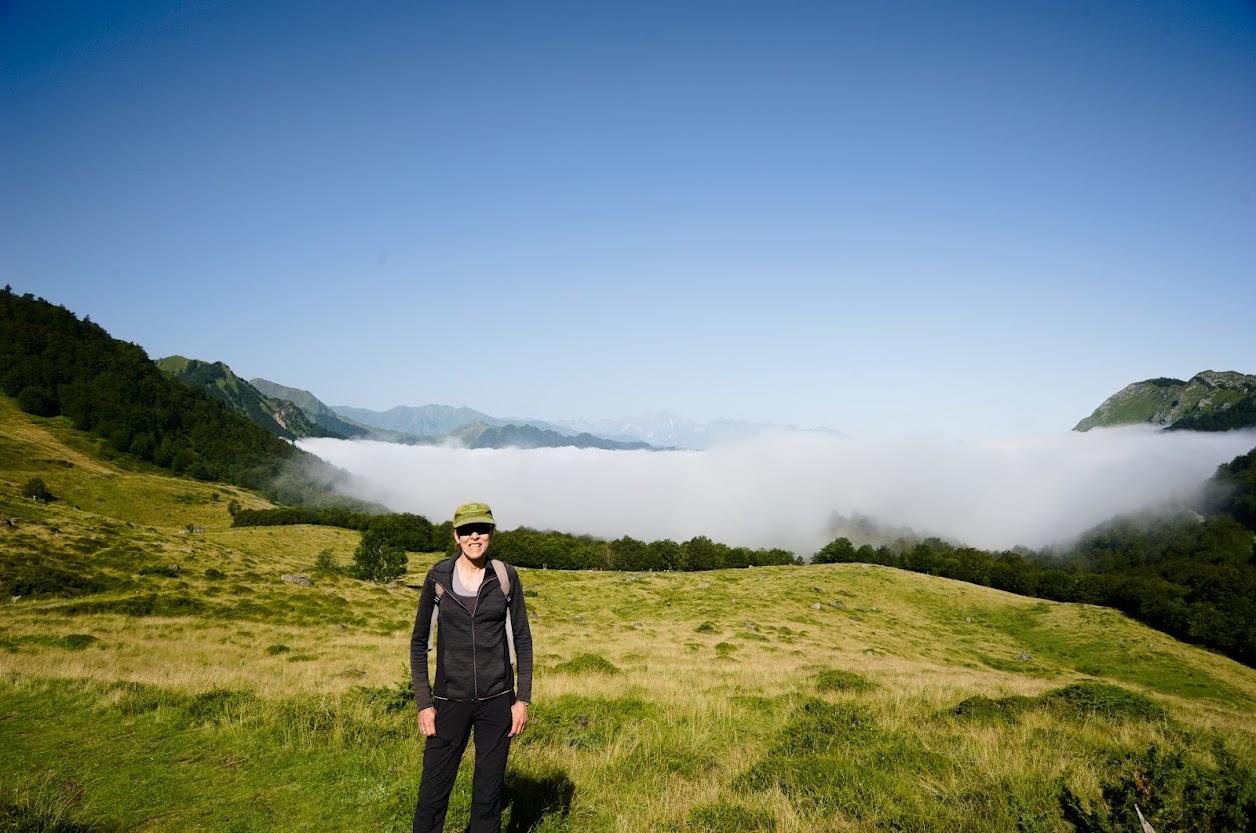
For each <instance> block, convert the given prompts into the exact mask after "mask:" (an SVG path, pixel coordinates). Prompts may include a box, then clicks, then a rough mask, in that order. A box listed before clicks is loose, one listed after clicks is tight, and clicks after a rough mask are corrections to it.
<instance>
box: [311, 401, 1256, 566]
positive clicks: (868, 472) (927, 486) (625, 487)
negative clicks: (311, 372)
mask: <svg viewBox="0 0 1256 833" xmlns="http://www.w3.org/2000/svg"><path fill="white" fill-rule="evenodd" d="M299 445H300V446H301V447H302V448H303V449H305V450H307V451H310V452H312V453H314V454H316V455H317V456H319V457H321V458H323V459H324V460H327V461H328V462H330V463H332V464H333V465H336V466H339V467H341V468H343V469H345V470H346V471H348V472H349V473H350V474H351V475H353V476H354V482H355V485H354V487H352V488H351V490H350V494H352V495H353V496H354V497H358V498H361V499H364V500H369V501H375V502H378V503H381V504H383V505H385V506H387V507H389V508H390V509H392V510H394V511H407V512H415V513H418V514H422V515H425V516H427V517H428V518H431V519H434V520H436V521H441V520H444V519H445V518H446V516H447V515H449V514H450V513H451V512H452V509H453V507H454V506H456V505H457V504H459V503H462V502H464V501H468V500H483V501H487V502H488V503H490V504H491V505H493V507H494V511H495V513H496V515H497V518H498V521H499V523H501V525H502V527H503V528H505V529H509V528H512V527H515V526H529V527H536V528H542V529H555V530H558V531H562V532H570V533H576V534H591V535H596V536H599V537H609V538H615V537H619V536H621V535H630V536H632V537H635V538H640V539H643V540H651V539H656V538H672V539H674V540H685V539H688V538H691V537H693V536H695V535H706V536H708V537H711V538H713V539H715V540H718V541H722V542H723V543H726V544H729V545H733V546H750V547H756V548H759V547H784V548H786V549H790V550H792V551H794V552H797V553H799V554H802V555H804V556H809V555H811V554H812V553H814V552H815V551H816V550H817V549H819V548H820V547H821V546H823V545H824V544H825V543H827V542H828V541H829V540H831V539H832V537H834V529H835V523H836V522H837V518H836V516H840V515H845V516H850V515H857V516H862V517H867V518H871V519H873V520H875V521H877V522H879V523H881V524H885V525H887V526H890V527H909V528H911V529H912V530H914V531H915V532H917V533H919V534H921V535H937V536H940V537H943V538H946V539H949V540H953V541H957V542H961V543H965V544H968V545H971V546H977V547H982V548H989V549H1008V548H1012V547H1014V546H1018V545H1020V546H1028V547H1032V548H1035V549H1037V548H1041V547H1045V546H1049V545H1052V544H1056V543H1062V542H1066V541H1068V540H1069V539H1071V538H1074V537H1075V536H1077V535H1078V534H1080V533H1081V532H1083V531H1085V530H1086V529H1088V528H1090V527H1092V526H1094V525H1095V524H1098V523H1100V522H1102V521H1105V520H1108V519H1109V518H1111V517H1113V516H1116V515H1121V514H1128V513H1136V512H1140V511H1144V510H1154V509H1157V508H1161V507H1164V506H1165V505H1166V504H1169V503H1171V502H1175V501H1182V502H1188V501H1190V500H1191V499H1192V498H1193V497H1195V495H1196V493H1197V491H1198V489H1199V487H1200V486H1201V485H1202V483H1203V482H1204V480H1205V479H1207V478H1208V477H1210V476H1211V475H1212V474H1213V472H1214V471H1215V469H1216V467H1217V465H1219V464H1220V463H1222V462H1228V461H1229V460H1231V459H1233V458H1234V457H1235V456H1237V455H1239V454H1242V453H1244V452H1246V451H1248V450H1250V449H1251V448H1252V447H1253V446H1254V445H1256V430H1242V431H1229V432H1216V433H1204V432H1191V431H1161V430H1158V429H1155V428H1151V427H1146V426H1135V427H1129V428H1107V429H1095V430H1092V431H1089V432H1086V433H1077V432H1066V433H1058V434H1051V435H1038V436H1028V437H1021V438H1015V439H1007V438H1003V439H988V440H979V441H967V442H956V441H952V440H945V439H941V438H939V437H936V436H933V437H930V436H924V435H916V436H908V437H903V438H901V439H899V440H895V441H886V440H860V439H857V438H837V437H832V436H827V435H823V434H802V433H777V434H768V435H764V436H761V437H758V438H756V439H753V440H749V441H745V442H738V443H732V444H729V445H726V446H721V447H717V448H715V449H712V450H708V451H671V452H649V451H640V452H636V451H602V450H597V449H577V448H558V449H529V450H523V449H476V450H467V449H460V448H455V447H451V446H405V445H396V444H389V443H379V442H371V441H349V440H334V439H324V438H311V439H305V440H301V441H300V443H299Z"/></svg>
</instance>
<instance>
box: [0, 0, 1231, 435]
mask: <svg viewBox="0 0 1256 833" xmlns="http://www.w3.org/2000/svg"><path fill="white" fill-rule="evenodd" d="M1254 232H1256V6H1253V4H1251V3H1241V2H1198V3H1185V2H1183V3H1164V2H1137V3H1136V2H1112V3H1098V2H1096V3H1071V2H1041V3H1035V2H1024V3H1019V2H1018V3H971V4H966V3H956V4H937V3H897V2H886V3H864V4H849V5H846V4H837V3H787V2H783V3H763V4H741V3H727V2H720V3H709V4H706V3H672V2H669V3H658V4H648V3H624V4H614V3H566V4H550V3H544V2H535V3H527V4H518V3H516V4H505V3H416V2H405V3H372V4H347V3H317V2H308V0H307V2H300V3H295V2H294V3H287V2H272V3H264V4H259V3H246V2H218V3H139V2H131V3H128V2H113V3H62V2H51V1H49V2H44V1H43V0H16V2H7V3H0V280H2V281H5V282H8V283H11V284H12V285H13V287H14V289H16V290H17V291H19V292H34V293H36V294H38V295H42V296H44V297H46V298H48V299H50V300H53V301H55V302H58V303H61V304H64V305H65V306H67V307H69V308H70V309H73V310H75V311H76V312H78V313H80V314H90V315H91V317H92V319H93V320H95V321H97V322H99V323H101V324H102V325H104V326H105V327H106V328H107V329H108V330H109V331H110V332H111V333H113V334H114V335H115V336H117V337H119V338H123V339H126V340H129V341H134V342H137V343H139V344H141V345H142V346H143V347H144V348H145V349H146V350H148V352H149V354H150V355H152V356H154V357H157V356H162V355H166V354H169V353H176V352H177V353H182V354H185V355H188V356H193V357H197V358H204V359H217V360H223V361H226V362H227V363H229V364H230V365H232V367H233V368H235V369H236V370H237V372H240V373H241V374H243V375H245V376H250V377H251V376H265V377H267V378H270V379H273V380H275V381H278V382H281V383H284V384H289V385H295V386H299V387H305V388H309V389H310V390H312V391H314V392H315V393H316V394H317V395H318V396H319V397H321V398H322V399H323V400H324V401H327V402H330V403H335V404H353V405H358V406H362V407H374V408H385V407H389V406H392V405H396V404H422V403H427V402H443V403H449V404H460V405H469V406H472V407H476V408H479V409H481V410H485V411H488V412H490V413H494V414H499V415H528V416H535V417H540V418H551V419H559V418H585V417H611V416H619V415H627V414H636V413H647V412H653V411H658V410H669V411H674V412H677V413H680V414H682V415H686V416H689V417H694V418H699V419H706V418H711V417H716V416H724V417H732V418H744V419H755V420H766V421H776V422H788V423H794V424H800V425H826V426H829V427H833V428H837V429H839V430H843V431H847V432H849V433H854V434H859V435H886V434H888V435H894V434H899V433H910V432H917V431H921V430H927V431H936V432H940V433H943V434H947V435H959V436H971V435H977V434H995V435H1006V434H1026V433H1039V432H1051V431H1056V430H1064V429H1067V428H1070V427H1071V426H1072V425H1073V424H1074V423H1075V422H1076V421H1077V420H1078V419H1080V418H1081V417H1083V416H1086V415H1087V414H1088V413H1089V412H1090V410H1091V409H1092V408H1093V407H1094V406H1095V405H1097V404H1098V403H1099V402H1100V401H1101V400H1102V399H1103V398H1104V397H1106V396H1107V395H1109V394H1110V393H1112V392H1114V391H1115V390H1117V389H1119V388H1120V387H1121V386H1123V385H1124V384H1126V383H1127V382H1130V381H1135V380H1138V379H1143V378H1148V377H1153V376H1178V377H1183V378H1184V377H1188V376H1189V375H1191V374H1192V373H1195V372H1197V371H1199V370H1204V369H1216V370H1228V369H1234V370H1242V371H1245V372H1256V327H1253V326H1252V317H1253V310H1256V233H1254Z"/></svg>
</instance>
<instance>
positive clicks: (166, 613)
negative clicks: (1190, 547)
mask: <svg viewBox="0 0 1256 833" xmlns="http://www.w3.org/2000/svg"><path fill="white" fill-rule="evenodd" d="M100 449H101V443H100V441H99V440H97V439H95V438H93V437H91V436H89V435H84V434H82V433H81V432H78V431H75V430H74V429H73V428H72V427H70V425H69V424H68V422H67V421H66V420H65V419H64V418H61V417H52V418H44V417H34V416H31V415H28V414H25V413H22V412H20V411H19V410H18V409H17V408H16V407H15V406H14V405H13V404H12V402H11V401H9V400H0V518H2V519H4V523H0V581H2V582H3V583H4V587H5V589H7V590H8V591H9V592H8V594H6V595H7V596H14V595H17V596H20V597H19V598H16V599H11V600H10V601H8V602H7V603H6V604H5V616H4V618H3V620H2V621H0V715H3V716H4V719H3V720H0V748H3V749H5V755H3V756H0V785H4V786H3V787H0V818H5V819H15V820H16V821H15V824H16V823H19V822H21V823H26V822H29V823H30V824H31V828H32V829H52V826H51V824H50V823H49V820H50V819H53V818H60V819H62V820H63V821H64V820H67V819H68V820H71V821H73V822H74V823H76V824H80V825H83V826H84V827H86V828H87V829H96V830H123V831H130V830H144V831H225V830H232V831H263V830H264V831H307V830H311V829H318V830H320V831H346V833H347V831H363V830H398V829H405V826H406V825H407V824H408V821H409V814H410V812H411V811H412V808H413V800H414V796H415V792H416V789H417V777H418V772H419V765H420V759H421V754H422V751H421V750H422V747H421V743H420V741H419V740H418V739H417V737H416V730H415V728H414V715H413V706H412V704H411V703H410V701H409V699H408V694H407V692H406V691H405V680H406V677H407V673H406V659H405V658H406V655H407V649H408V642H409V634H410V628H411V625H412V621H413V616H414V605H415V600H416V594H415V590H414V589H413V586H417V585H418V583H419V582H420V581H421V579H422V576H423V574H424V572H425V570H426V568H427V567H428V565H430V564H431V563H432V562H433V561H434V559H435V558H436V557H437V556H435V555H413V556H411V560H410V572H409V575H408V577H407V578H406V579H405V581H404V582H401V583H398V584H395V585H383V586H379V585H370V584H365V583H362V582H358V581H356V580H353V579H350V578H347V577H346V576H345V575H343V574H342V573H341V572H338V571H335V570H322V571H319V570H316V569H315V562H316V561H318V560H321V562H322V563H323V564H324V565H327V564H328V563H339V564H342V565H343V564H345V563H347V561H348V560H349V558H350V554H351V552H352V550H353V548H354V547H355V546H356V542H357V535H356V533H352V532H347V531H343V530H335V529H328V528H321V527H256V528H241V529H235V528H231V527H230V526H229V523H230V515H229V513H228V511H227V509H228V505H229V503H230V501H232V500H235V501H239V502H241V503H242V504H245V505H250V506H264V505H266V502H265V501H264V500H262V499H261V498H258V497H256V496H254V495H252V494H250V493H248V492H246V491H243V490H240V489H236V488H234V487H226V486H221V485H215V484H207V483H202V482H198V481H195V480H187V479H181V478H176V477H171V476H168V475H167V474H165V473H163V472H161V471H160V470H158V469H156V468H152V467H142V466H140V467H132V468H123V467H120V466H119V465H118V462H117V461H111V460H108V459H104V458H103V457H102V456H101V453H100ZM32 477H39V478H41V479H43V480H45V481H46V483H47V485H48V487H49V489H50V491H51V492H52V493H53V494H55V495H57V496H58V498H59V499H58V500H56V501H54V502H52V503H47V504H44V503H37V502H34V501H31V500H28V499H25V498H23V497H21V495H20V490H21V485H22V484H23V483H24V482H25V481H26V480H28V479H29V478H32ZM189 526H190V527H191V530H190V531H189ZM320 554H323V555H320ZM291 574H302V575H305V576H308V577H309V578H310V579H311V582H312V583H310V584H308V585H305V584H295V583H291V582H289V581H285V580H284V578H283V577H284V576H285V575H291ZM17 582H24V584H22V585H21V586H20V587H19V586H18V584H17ZM521 583H522V586H523V592H524V593H525V598H526V600H527V604H528V607H529V611H530V617H531V621H532V628H533V633H534V637H535V642H536V646H537V676H536V685H535V687H534V689H535V696H536V700H535V704H534V707H533V710H532V723H531V725H530V726H529V728H528V730H527V732H526V733H525V734H524V736H523V737H521V738H520V739H519V740H518V741H517V742H516V746H515V750H514V751H513V752H512V756H511V770H510V774H509V776H508V782H507V793H508V799H509V801H510V807H509V811H508V812H509V822H508V826H507V828H506V829H507V830H511V829H514V830H536V831H540V833H555V831H570V833H577V832H578V833H585V831H594V833H596V831H615V832H616V833H630V832H631V833H641V831H646V833H663V831H689V832H690V833H696V831H727V833H733V831H737V833H741V831H756V830H758V831H782V832H783V833H798V832H800V831H832V832H833V833H837V832H838V831H843V832H849V831H858V832H859V833H871V831H877V830H892V829H898V830H915V831H929V830H939V831H942V830H946V831H982V833H995V831H1006V830H1024V831H1036V832H1038V833H1047V831H1068V830H1071V829H1089V830H1099V829H1119V830H1134V829H1137V828H1136V827H1132V826H1130V825H1129V822H1130V820H1131V819H1133V815H1132V814H1133V810H1132V802H1133V801H1138V802H1139V803H1140V807H1141V808H1142V810H1143V811H1144V812H1145V813H1147V814H1148V815H1149V818H1150V820H1151V822H1152V824H1153V825H1155V826H1156V828H1157V829H1158V830H1161V831H1164V830H1186V829H1213V830H1240V829H1243V828H1242V827H1241V826H1240V825H1247V824H1250V823H1251V820H1252V818H1253V817H1256V779H1254V778H1253V775H1252V773H1253V769H1254V768H1256V671H1253V670H1252V669H1248V668H1245V667H1243V666H1241V665H1239V664H1237V663H1235V662H1231V661H1229V660H1226V659H1224V658H1222V657H1218V656H1216V655H1213V654H1210V653H1207V652H1205V651H1201V650H1198V649H1195V648H1192V647H1190V646H1186V645H1183V644H1181V643H1178V642H1176V641H1174V640H1172V639H1170V638H1168V637H1166V636H1164V635H1163V634H1160V633H1158V632H1156V631H1153V630H1151V629H1149V628H1146V627H1143V626H1141V625H1139V624H1137V623H1135V622H1132V621H1130V620H1129V619H1127V618H1125V617H1124V616H1122V615H1120V614H1118V613H1115V612H1113V611H1111V610H1107V609H1103V608H1096V607H1091V606H1086V605H1066V604H1055V603H1050V602H1044V601H1039V600H1035V599H1027V598H1024V597H1020V596H1014V595H1010V594H1007V593H1002V592H999V591H995V590H991V589H988V588H982V587H976V586H973V585H968V584H963V583H960V582H955V581H950V580H946V579H939V578H935V577H931V576H925V575H918V574H912V573H906V572H902V571H899V570H894V569H889V568H884V567H878V566H874V565H864V564H842V565H821V566H806V567H769V568H755V569H746V570H724V571H713V572H709V573H702V574H668V573H608V572H593V571H573V572H560V571H552V570H550V571H546V570H523V571H521ZM17 590H20V591H21V592H15V591H17ZM466 763H467V765H468V766H467V768H465V769H464V770H463V772H462V774H461V776H460V778H459V781H458V784H457V786H456V787H455V793H454V799H453V802H452V804H451V810H450V818H449V824H450V828H451V829H459V826H460V825H463V824H465V823H466V821H467V812H468V802H469V778H470V773H469V761H468V762H466ZM1144 805H1145V806H1144ZM1209 814H1211V815H1209ZM1218 814H1221V815H1218ZM1222 815H1224V817H1222ZM36 823H39V824H43V825H44V826H43V827H36V826H35V825H36ZM1134 823H1135V824H1136V821H1135V822H1134ZM1103 824H1107V825H1108V827H1103V826H1102V825H1103ZM1205 824H1208V825H1211V826H1210V827H1205ZM512 825H513V826H512Z"/></svg>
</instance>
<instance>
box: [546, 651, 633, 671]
mask: <svg viewBox="0 0 1256 833" xmlns="http://www.w3.org/2000/svg"><path fill="white" fill-rule="evenodd" d="M554 670H555V671H562V672H565V673H567V674H618V673H619V669H618V668H616V667H615V666H614V665H613V664H612V663H611V661H610V660H608V659H607V658H606V657H604V656H602V655H601V654H580V655H579V656H577V657H574V658H572V659H570V660H568V661H567V662H561V663H559V664H558V665H556V666H555V667H554Z"/></svg>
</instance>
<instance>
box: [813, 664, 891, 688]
mask: <svg viewBox="0 0 1256 833" xmlns="http://www.w3.org/2000/svg"><path fill="white" fill-rule="evenodd" d="M875 687H876V684H875V683H873V682H872V681H871V680H869V679H868V678H867V677H864V676H862V675H860V674H856V673H854V672H853V671H843V670H841V669H840V668H829V669H826V670H824V671H821V672H820V673H819V675H818V676H817V677H816V690H817V691H849V692H858V691H871V690H872V689H873V688H875Z"/></svg>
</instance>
